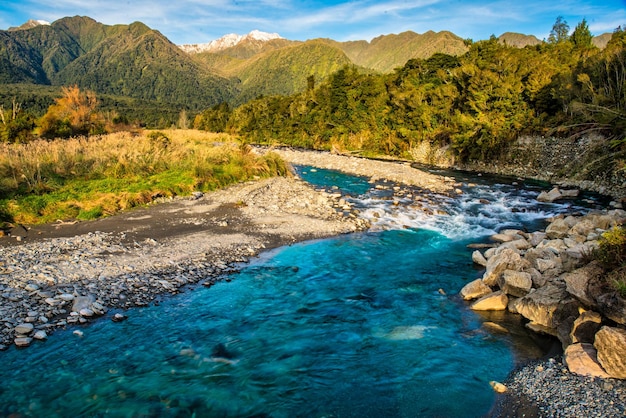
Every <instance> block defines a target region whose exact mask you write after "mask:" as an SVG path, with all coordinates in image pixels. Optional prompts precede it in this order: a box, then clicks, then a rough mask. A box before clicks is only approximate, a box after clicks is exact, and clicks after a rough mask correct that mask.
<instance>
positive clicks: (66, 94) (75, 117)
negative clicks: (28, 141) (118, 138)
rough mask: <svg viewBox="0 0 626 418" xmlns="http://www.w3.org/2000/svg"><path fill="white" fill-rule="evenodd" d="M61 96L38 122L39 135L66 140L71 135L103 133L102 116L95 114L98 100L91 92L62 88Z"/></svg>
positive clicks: (72, 87) (76, 87)
mask: <svg viewBox="0 0 626 418" xmlns="http://www.w3.org/2000/svg"><path fill="white" fill-rule="evenodd" d="M62 91H63V96H62V97H60V98H58V99H55V103H54V104H53V105H51V106H50V107H49V108H48V111H47V112H46V114H45V115H43V116H42V118H41V119H40V121H39V135H41V136H43V137H47V138H55V137H61V138H67V137H70V136H72V135H89V134H100V133H104V123H103V118H102V116H101V115H100V114H99V113H97V112H96V108H97V106H98V100H97V99H96V94H95V93H94V92H92V91H89V90H85V91H84V92H82V91H80V89H79V88H78V86H71V87H63V89H62Z"/></svg>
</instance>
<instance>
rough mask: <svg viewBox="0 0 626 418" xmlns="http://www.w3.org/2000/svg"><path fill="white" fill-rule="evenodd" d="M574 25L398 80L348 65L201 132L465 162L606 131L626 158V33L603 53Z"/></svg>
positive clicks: (419, 68) (200, 123) (212, 116)
mask: <svg viewBox="0 0 626 418" xmlns="http://www.w3.org/2000/svg"><path fill="white" fill-rule="evenodd" d="M564 25H565V26H566V25H567V23H566V22H564V21H563V20H562V19H558V20H557V22H556V23H555V27H554V28H553V37H551V40H552V41H551V42H549V43H543V44H540V45H534V46H527V47H525V48H522V49H520V48H513V47H509V46H507V45H503V44H501V43H500V42H498V40H497V39H496V38H495V37H492V38H491V39H489V40H486V41H480V42H471V41H468V45H469V50H468V52H467V53H466V54H465V55H463V56H460V57H456V56H451V55H446V54H434V55H433V56H431V57H430V58H427V59H412V60H409V61H408V62H407V63H406V64H405V65H404V66H403V67H401V68H398V69H396V71H394V72H393V73H392V74H371V73H365V72H363V71H361V70H359V68H357V67H355V66H350V65H346V66H344V67H342V68H341V69H339V70H338V71H336V72H335V73H333V74H331V75H330V76H329V77H328V78H327V79H325V80H324V81H322V82H320V83H318V84H317V86H315V88H307V89H306V90H304V91H302V92H301V93H298V94H295V95H291V96H269V97H261V98H258V99H256V100H252V101H249V102H247V103H245V104H243V105H241V106H239V107H237V108H234V109H230V108H229V107H226V106H216V107H213V108H211V109H208V110H206V111H204V112H202V113H201V114H200V115H198V116H197V117H196V119H195V126H196V127H197V128H200V129H208V130H214V131H217V132H229V133H232V134H238V135H241V136H242V137H243V138H244V139H245V140H247V141H251V142H257V143H262V144H285V145H291V146H298V147H307V148H316V149H326V150H330V149H334V150H338V151H347V152H359V153H361V154H364V155H390V156H396V157H406V158H410V157H411V155H412V154H413V152H414V151H415V149H416V148H419V147H420V146H422V145H423V144H428V145H429V146H432V147H433V148H437V149H446V150H448V154H449V156H450V157H451V158H452V159H456V160H457V161H486V160H492V159H497V158H498V157H499V156H500V155H502V154H503V153H504V151H505V150H506V149H507V147H508V146H509V145H510V144H511V143H512V142H514V141H515V140H516V139H517V138H518V137H519V136H520V135H522V134H538V135H554V136H562V137H566V136H567V137H577V136H580V135H583V134H584V133H589V132H597V133H600V134H602V135H603V136H604V137H605V138H607V148H608V146H609V145H610V146H611V147H612V150H613V151H615V152H618V151H621V150H624V149H625V148H626V137H625V135H624V133H625V132H626V96H625V93H626V92H625V90H624V79H626V70H625V68H626V33H625V32H624V31H622V30H616V31H615V33H614V34H613V36H612V39H611V41H610V42H609V43H608V45H607V46H606V48H604V49H603V50H600V49H598V48H596V47H594V46H593V45H592V43H591V42H590V39H591V38H590V34H589V29H588V27H587V25H586V22H585V21H583V22H581V23H580V24H579V25H578V26H577V27H576V29H575V30H574V33H573V34H572V36H571V37H565V35H564V33H566V31H565V27H564ZM309 87H310V85H309ZM608 165H614V166H619V165H621V166H623V165H624V164H623V163H620V162H619V161H615V162H608Z"/></svg>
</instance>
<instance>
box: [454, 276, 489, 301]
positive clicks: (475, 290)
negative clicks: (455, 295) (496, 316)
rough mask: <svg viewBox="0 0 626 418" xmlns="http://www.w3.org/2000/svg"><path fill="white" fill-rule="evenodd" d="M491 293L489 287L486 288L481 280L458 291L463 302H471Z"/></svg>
mask: <svg viewBox="0 0 626 418" xmlns="http://www.w3.org/2000/svg"><path fill="white" fill-rule="evenodd" d="M491 292H493V290H491V288H490V287H489V286H487V285H486V284H485V283H484V282H483V280H482V279H476V280H473V281H471V282H469V283H468V284H466V285H465V286H463V288H462V289H461V291H460V294H461V297H462V298H463V300H473V299H478V298H482V297H483V296H485V295H488V294H490V293H491Z"/></svg>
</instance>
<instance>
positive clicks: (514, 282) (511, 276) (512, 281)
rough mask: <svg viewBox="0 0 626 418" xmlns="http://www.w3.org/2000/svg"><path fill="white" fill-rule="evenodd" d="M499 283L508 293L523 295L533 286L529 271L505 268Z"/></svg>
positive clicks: (501, 288) (517, 295) (516, 295)
mask: <svg viewBox="0 0 626 418" xmlns="http://www.w3.org/2000/svg"><path fill="white" fill-rule="evenodd" d="M498 285H499V286H500V290H502V291H503V292H504V293H506V294H507V295H511V296H515V297H522V296H526V295H527V294H528V292H530V289H531V288H532V285H533V281H532V278H531V275H530V274H529V273H526V272H523V271H515V270H504V273H502V275H501V276H500V278H499V279H498Z"/></svg>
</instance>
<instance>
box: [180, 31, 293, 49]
mask: <svg viewBox="0 0 626 418" xmlns="http://www.w3.org/2000/svg"><path fill="white" fill-rule="evenodd" d="M274 39H284V38H283V37H281V36H280V35H279V34H277V33H267V32H261V31H259V30H253V31H252V32H250V33H248V34H247V35H237V34H236V33H230V34H228V35H224V36H222V37H221V38H219V39H216V40H214V41H211V42H209V43H206V44H186V45H179V46H178V47H179V48H180V49H182V50H183V51H185V52H187V53H188V54H198V53H201V52H220V51H223V50H225V49H228V48H232V47H234V46H236V45H239V44H241V43H243V44H252V45H258V46H260V47H262V46H263V44H265V43H267V42H269V41H271V40H274Z"/></svg>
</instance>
